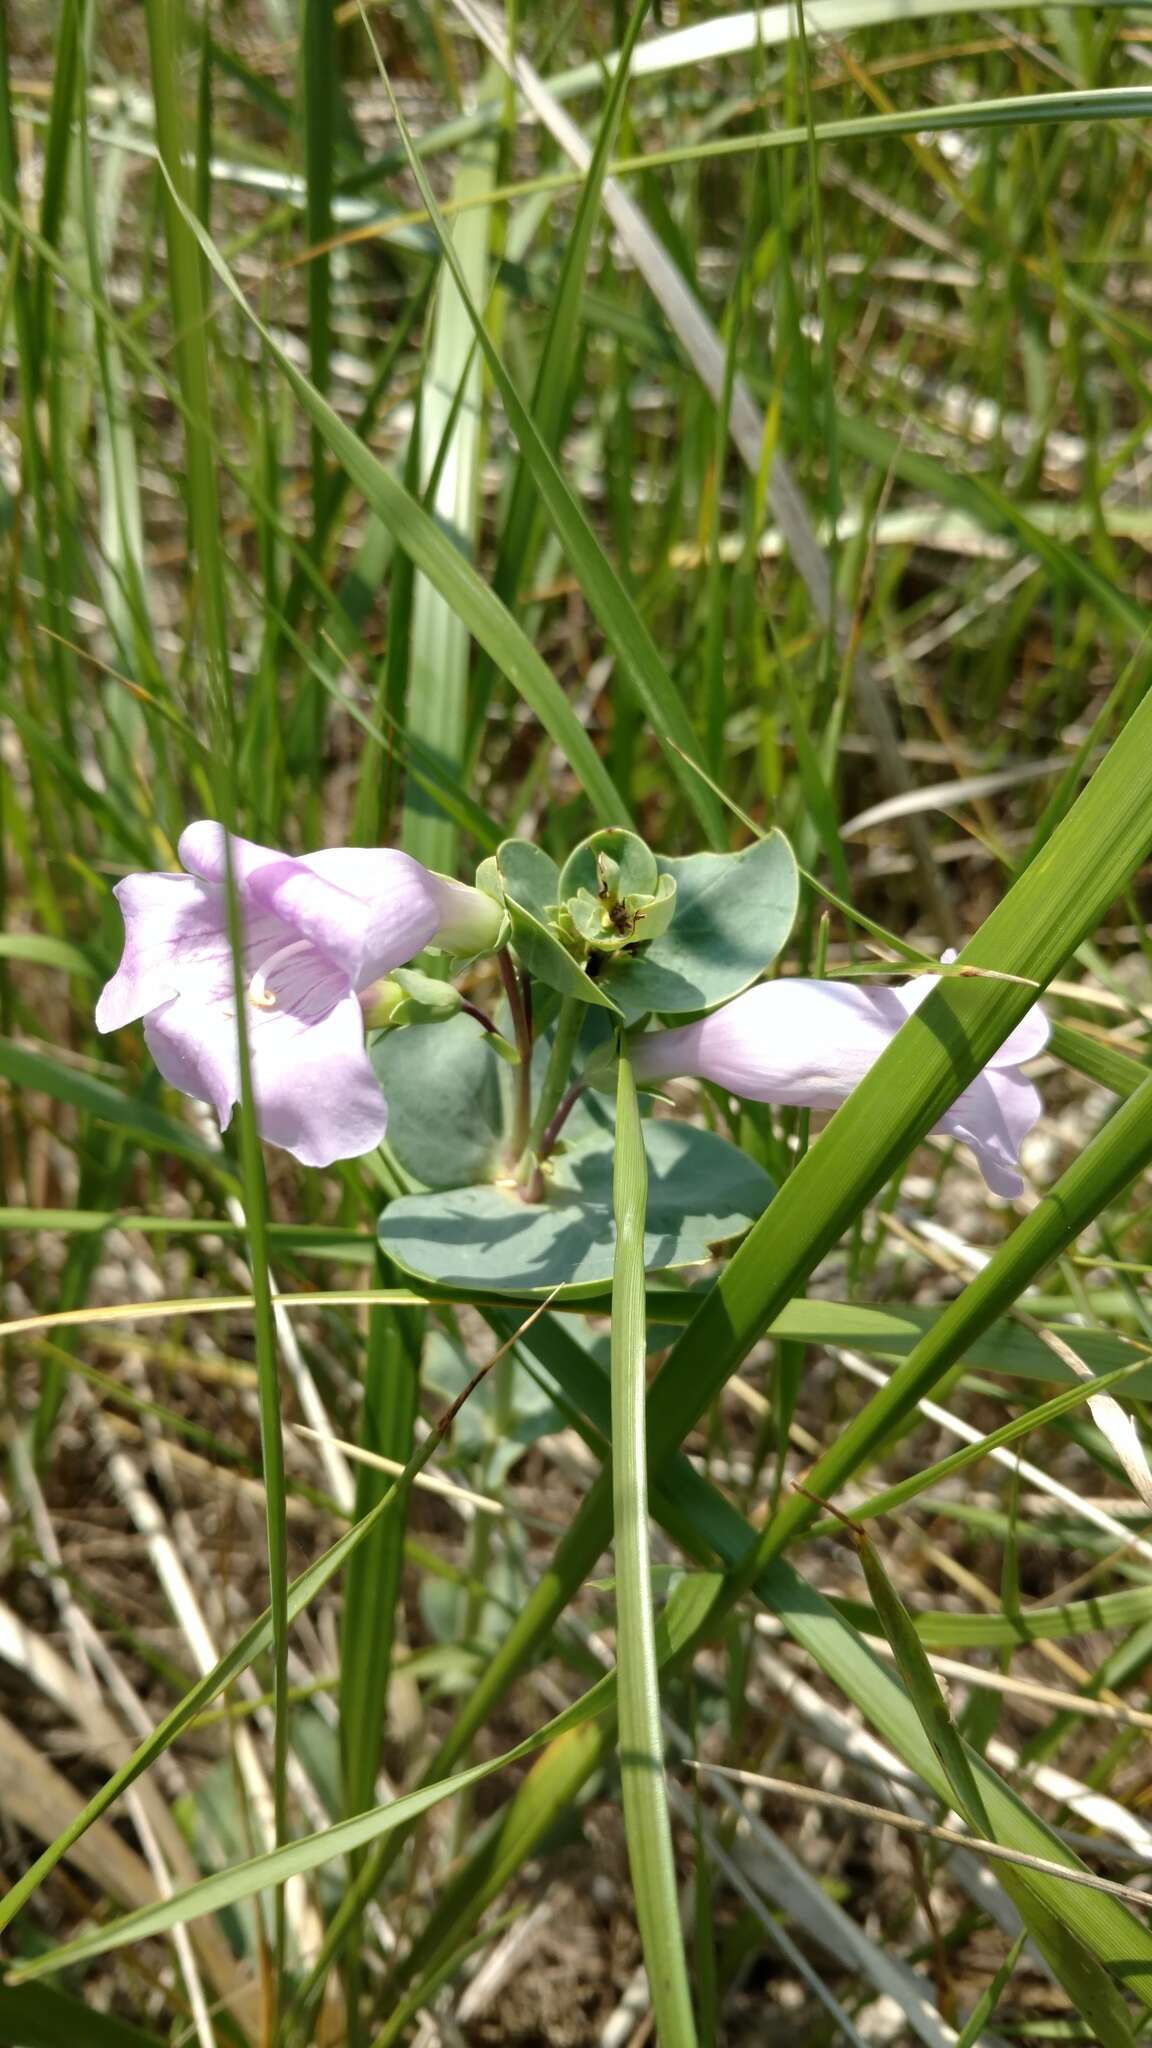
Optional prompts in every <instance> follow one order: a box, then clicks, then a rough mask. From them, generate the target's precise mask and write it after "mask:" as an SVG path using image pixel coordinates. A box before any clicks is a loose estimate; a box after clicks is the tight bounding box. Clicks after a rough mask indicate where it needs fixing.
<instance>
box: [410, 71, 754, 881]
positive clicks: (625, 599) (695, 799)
mask: <svg viewBox="0 0 1152 2048" xmlns="http://www.w3.org/2000/svg"><path fill="white" fill-rule="evenodd" d="M381 75H382V77H383V78H384V82H385V85H386V86H387V89H388V92H389V96H390V99H391V104H392V111H393V114H394V116H395V119H396V123H397V126H398V127H399V130H400V134H401V137H402V139H403V141H404V144H405V147H406V149H407V151H408V159H409V164H410V167H411V170H412V174H413V176H414V178H415V179H416V181H417V184H418V185H419V187H420V196H421V198H422V199H423V201H424V204H425V206H426V207H427V209H428V214H429V218H430V219H431V222H432V225H433V228H434V230H435V232H436V234H437V237H438V239H439V241H440V246H441V249H442V251H443V255H444V260H445V262H446V263H447V264H448V266H449V268H450V270H451V271H452V276H453V279H454V282H455V285H456V289H457V291H458V293H459V295H460V301H461V303H462V305H463V306H464V308H465V309H466V311H467V314H468V317H469V319H470V320H471V322H472V325H473V328H474V331H475V335H476V340H477V342H478V343H479V346H480V348H481V350H482V351H483V354H484V360H485V362H486V363H487V365H488V368H489V370H490V372H491V374H492V379H493V382H494V383H495V385H496V387H497V389H498V391H499V393H500V396H501V399H502V400H503V402H504V408H505V411H506V412H507V414H508V419H509V422H510V424H511V427H512V431H513V433H514V434H515V436H516V439H517V442H518V443H519V447H520V452H521V455H522V456H523V459H524V461H525V463H526V464H527V465H528V466H529V468H530V469H531V472H532V477H533V481H534V483H535V486H536V489H537V490H538V492H539V494H540V497H541V499H542V501H543V503H544V505H545V507H546V509H547V512H548V515H549V517H550V519H551V520H552V523H553V525H554V527H555V529H556V532H557V533H558V535H559V536H560V539H561V541H562V542H563V545H564V549H565V552H566V554H567V556H568V559H569V561H570V562H571V564H572V567H573V569H574V570H575V572H576V574H577V576H578V577H579V580H580V587H581V589H582V591H583V593H584V596H585V598H586V599H587V602H588V605H589V607H590V609H591V610H592V612H593V613H594V614H595V616H596V617H597V618H598V619H599V621H600V625H601V627H602V628H603V631H604V634H605V637H606V638H607V640H608V641H609V643H610V645H611V646H612V647H614V649H615V651H616V654H617V656H618V658H619V660H620V663H621V668H622V671H623V673H624V675H625V676H626V677H627V678H628V680H629V681H630V683H631V685H632V688H633V689H634V690H635V692H636V695H637V697H638V698H639V700H640V703H641V704H642V705H643V707H644V711H645V713H646V715H647V718H648V720H649V722H650V724H651V726H652V729H653V731H654V732H655V734H656V736H657V738H658V739H659V740H660V741H661V743H662V744H663V745H664V746H665V748H666V751H667V753H668V757H669V762H670V765H671V767H672V771H673V773H674V774H675V776H676V779H677V781H678V782H679V783H680V785H681V787H682V789H683V790H684V794H685V796H686V797H687V799H688V802H689V803H690V805H691V807H692V809H693V811H694V813H695V815H696V817H697V819H698V820H699V822H700V824H701V825H702V827H703V829H704V831H705V832H706V833H707V835H708V838H709V842H710V844H711V845H712V846H713V847H716V848H723V847H726V846H727V844H728V832H727V827H726V825H725V821H724V814H723V811H722V809H721V807H720V805H719V804H718V802H717V800H716V798H715V797H714V795H713V793H712V790H711V788H710V786H709V784H708V782H707V780H706V779H704V778H703V777H701V776H700V775H697V773H696V772H695V767H694V763H695V762H696V760H697V757H698V755H699V751H700V750H699V744H698V741H697V738H696V734H695V732H694V730H693V727H692V723H691V721H690V719H689V717H688V715H687V712H686V711H685V709H684V706H683V703H682V701H681V699H680V697H679V695H678V693H677V691H676V689H675V686H674V684H673V682H672V679H671V677H670V676H669V675H668V672H667V670H666V669H665V667H664V664H663V662H662V661H661V659H660V655H659V652H658V650H657V647H656V643H655V641H654V640H653V638H652V635H651V633H650V632H649V631H648V628H647V626H646V625H645V624H644V621H643V620H642V619H641V617H640V614H639V613H638V612H637V610H636V607H635V605H634V604H633V602H632V599H631V598H630V597H629V595H628V593H627V591H626V590H625V588H624V585H623V584H622V582H621V581H620V578H619V577H618V575H617V574H616V571H615V570H614V569H613V567H612V565H611V563H610V562H609V561H608V558H607V556H606V555H605V554H604V552H603V550H602V548H601V547H600V545H599V543H598V541H597V540H596V537H595V535H594V534H593V532H592V530H591V528H590V526H589V525H588V521H587V520H586V518H585V517H584V514H583V512H582V510H581V508H580V505H579V502H578V500H577V499H576V497H575V495H574V493H573V492H572V490H571V489H570V487H569V485H568V483H567V482H566V481H565V478H564V476H563V475H562V473H561V471H560V468H559V466H558V464H557V462H556V460H555V457H554V456H553V454H552V452H551V450H550V449H549V448H548V446H547V444H546V442H545V440H544V438H543V436H542V435H541V433H540V430H539V428H538V427H537V425H536V423H535V421H534V420H533V418H532V415H531V413H530V412H529V410H528V408H527V406H526V405H525V404H524V402H523V400H522V399H521V397H520V394H519V392H518V391H517V389H516V386H515V383H514V382H513V380H512V378H511V377H510V376H509V374H508V372H507V370H506V369H505V367H504V364H503V362H502V360H501V357H500V354H499V351H498V350H497V348H496V347H495V344H494V343H493V341H492V339H491V337H490V335H489V333H488V330H487V328H486V326H485V324H484V319H483V315H482V313H481V312H480V310H479V308H478V307H477V304H476V300H475V296H474V294H473V293H472V292H471V291H470V290H469V286H468V280H467V278H466V277H465V275H464V272H463V269H462V266H461V265H460V263H459V261H458V259H457V256H456V252H455V249H454V247H453V244H452V239H451V236H450V234H449V232H448V229H447V228H446V227H445V225H444V222H443V220H442V218H441V215H440V210H439V208H438V206H437V205H436V200H435V197H434V195H433V192H432V188H431V186H430V185H429V183H428V180H427V177H426V176H425V173H424V170H423V167H422V165H421V162H420V158H419V156H418V155H417V153H416V150H415V148H414V147H413V145H412V142H411V138H410V137H409V135H408V130H407V126H406V124H405V122H404V117H403V115H402V113H401V111H400V108H399V106H398V105H397V103H396V100H395V97H394V96H393V95H392V89H391V85H390V83H389V80H388V76H387V73H386V72H384V70H383V66H381ZM669 741H671V745H669V744H668V742H669Z"/></svg>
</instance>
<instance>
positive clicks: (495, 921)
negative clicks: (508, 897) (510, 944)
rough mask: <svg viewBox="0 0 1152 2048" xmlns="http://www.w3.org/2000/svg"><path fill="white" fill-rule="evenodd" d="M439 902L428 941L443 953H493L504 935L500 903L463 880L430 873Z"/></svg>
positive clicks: (505, 919) (505, 927)
mask: <svg viewBox="0 0 1152 2048" xmlns="http://www.w3.org/2000/svg"><path fill="white" fill-rule="evenodd" d="M429 879H430V881H431V882H432V884H433V886H434V888H435V890H436V894H437V898H438V900H439V904H440V923H439V925H438V927H437V929H436V931H435V932H434V934H433V936H432V940H431V944H432V945H433V946H439V948H440V950H441V951H442V952H444V953H456V954H458V955H460V956H465V955H467V956H471V955H472V954H473V953H494V952H495V951H496V950H497V948H498V947H500V946H502V945H503V944H504V942H505V940H506V939H507V936H508V917H507V913H506V912H505V910H504V909H503V907H502V905H501V904H499V903H497V902H495V901H494V900H493V898H492V897H491V896H488V895H486V894H485V892H484V890H483V889H473V888H472V887H471V886H470V884H469V883H467V882H453V881H450V880H449V878H448V876H447V875H437V874H432V875H430V877H429Z"/></svg>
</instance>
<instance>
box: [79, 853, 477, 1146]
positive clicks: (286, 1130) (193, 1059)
mask: <svg viewBox="0 0 1152 2048" xmlns="http://www.w3.org/2000/svg"><path fill="white" fill-rule="evenodd" d="M225 839H226V835H225V832H224V829H223V827H222V826H220V825H217V824H214V823H213V822H212V821H211V820H209V819H202V820H201V821H200V822H199V823H197V824H194V825H189V826H188V828H187V830H186V831H185V832H183V833H182V834H181V837H180V843H179V847H178V849H177V850H178V852H179V855H180V859H181V861H182V862H183V864H184V868H185V870H186V872H185V873H184V874H182V875H174V874H141V875H128V876H127V877H126V878H125V880H124V881H122V882H120V883H118V884H117V887H116V891H115V894H116V897H117V900H118V902H119V904H120V909H121V912H122V914H123V918H124V952H123V955H122V957H121V961H120V965H119V967H118V968H117V970H116V973H115V974H114V975H113V977H112V979H111V981H110V982H108V984H107V986H106V987H105V989H104V991H103V993H102V995H101V997H100V1000H99V1002H98V1003H97V1005H96V1025H97V1029H98V1030H100V1031H116V1030H118V1029H119V1028H120V1026H121V1025H124V1024H130V1023H132V1022H133V1020H134V1019H135V1018H137V1017H143V1019H144V1036H145V1039H146V1041H147V1044H148V1048H149V1050H150V1052H151V1054H152V1057H153V1059H154V1060H155V1062H156V1065H157V1066H158V1067H159V1069H160V1072H161V1073H162V1074H163V1076H164V1079H165V1080H166V1081H169V1082H171V1084H172V1085H173V1087H175V1088H180V1089H182V1090H183V1092H184V1094H185V1095H192V1096H195V1097H197V1098H198V1099H199V1100H200V1101H201V1102H207V1103H209V1104H210V1105H211V1107H212V1108H213V1109H214V1110H215V1112H216V1115H217V1117H218V1118H219V1120H220V1124H221V1126H222V1127H223V1126H224V1125H226V1124H227V1123H228V1121H229V1118H230V1117H231V1114H232V1109H233V1106H234V1104H235V1103H237V1102H238V1101H239V1099H240V1068H239V1053H238V1049H237V1031H236V1011H235V990H234V980H233V965H232V953H231V947H230V945H229V939H228V899H227V888H226V882H225V873H226V867H225V862H226V851H225ZM232 872H233V877H234V881H235V886H236V892H237V898H238V902H239V908H240V919H241V926H242V931H243V973H244V980H245V985H246V998H247V1008H246V1013H245V1014H246V1019H247V1033H248V1046H249V1052H250V1057H251V1062H252V1089H253V1096H254V1099H255V1105H256V1119H257V1123H258V1125H259V1128H260V1133H261V1136H262V1137H264V1138H267V1139H268V1141H269V1142H270V1143H271V1144H273V1145H281V1146H283V1147H284V1149H285V1150H286V1151H288V1152H291V1153H293V1154H294V1156H295V1157H296V1158H297V1159H299V1160H300V1161H301V1162H302V1164H304V1165H305V1166H330V1165H331V1164H332V1162H333V1160H335V1159H351V1158H356V1157H358V1156H359V1154H360V1153H362V1152H367V1151H370V1150H371V1149H372V1147H373V1146H375V1145H378V1144H379V1143H380V1140H381V1138H382V1137H383V1136H384V1132H385V1129H386V1127H387V1122H388V1107H387V1104H386V1102H385V1100H384V1097H383V1095H382V1094H381V1092H380V1086H379V1083H378V1082H377V1080H376V1076H375V1074H374V1073H373V1071H372V1066H371V1063H370V1061H369V1059H368V1055H367V1052H366V1050H365V1045H364V1014H363V1011H362V1009H361V1005H360V1002H359V1001H358V995H359V992H360V991H361V990H363V989H367V988H369V987H370V986H371V984H372V983H373V982H374V981H376V980H377V979H378V978H379V977H380V976H381V975H384V974H387V973H388V972H389V970H390V969H391V968H393V967H399V966H401V965H402V964H403V962H404V961H406V960H411V959H412V957H413V955H414V954H416V953H418V952H419V951H420V950H421V948H422V947H424V946H427V945H429V944H432V943H434V942H436V943H441V944H444V945H446V946H448V947H450V948H451V949H453V950H459V951H462V952H463V951H480V950H481V949H482V947H483V946H484V945H485V944H486V943H487V942H488V941H489V938H490V935H491V934H492V933H493V932H494V930H495V927H496V925H497V923H498V912H497V910H496V906H495V905H493V904H490V903H488V900H487V898H484V897H481V896H480V894H479V892H478V891H477V890H473V889H467V888H464V887H462V886H461V885H460V884H459V883H456V882H450V881H448V880H447V879H446V878H445V877H444V876H442V875H434V874H432V873H430V872H429V870H428V869H427V868H424V867H421V865H420V863H419V861H416V860H412V859H411V858H410V857H409V855H408V854H406V853H398V852H394V851H393V850H392V849H390V848H387V847H328V848H325V849H324V850H323V851H321V852H320V853H309V854H305V855H303V856H302V857H301V858H299V859H293V858H292V857H290V856H289V855H287V854H283V853H277V852H275V851H274V850H273V849H272V848H270V847H266V846H257V845H254V844H253V842H252V841H251V840H248V839H238V838H233V840H232Z"/></svg>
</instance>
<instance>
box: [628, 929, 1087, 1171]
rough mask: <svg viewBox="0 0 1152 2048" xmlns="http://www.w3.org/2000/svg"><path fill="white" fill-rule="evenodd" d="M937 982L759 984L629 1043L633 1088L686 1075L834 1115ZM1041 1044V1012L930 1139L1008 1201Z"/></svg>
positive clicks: (1028, 1123) (1030, 1120)
mask: <svg viewBox="0 0 1152 2048" xmlns="http://www.w3.org/2000/svg"><path fill="white" fill-rule="evenodd" d="M946 964H947V963H946ZM934 979H935V978H934V977H933V976H931V975H920V976H918V977H917V978H916V979H915V980H914V981H910V982H905V983H904V984H903V986H902V987H900V988H866V987H863V986H861V985H860V984H859V983H855V982H846V981H809V980H803V979H799V978H798V979H796V980H784V981H766V982H761V983H760V984H759V985H758V986H757V987H756V988H752V989H749V990H747V992H746V993H745V994H744V995H741V996H737V997H736V999H735V1001H733V1002H731V1003H726V1004H725V1005H724V1007H723V1008H722V1009H719V1010H714V1011H713V1012H712V1014H711V1016H708V1017H702V1018H701V1019H700V1020H699V1021H698V1022H697V1023H695V1024H683V1025H681V1026H679V1027H678V1028H677V1029H676V1030H673V1031H653V1032H650V1033H648V1034H646V1035H645V1036H644V1037H641V1038H639V1039H637V1040H635V1041H634V1043H633V1045H632V1047H631V1056H632V1061H633V1065H634V1068H635V1071H636V1076H637V1079H638V1080H641V1081H659V1080H665V1079H671V1078H672V1076H673V1075H676V1074H691V1075H695V1076H696V1077H697V1078H698V1079H700V1080H703V1081H714V1082H715V1083H716V1084H717V1085H718V1086H719V1087H721V1088H727V1089H729V1090H730V1091H731V1093H732V1094H733V1095H743V1096H746V1097H747V1098H748V1099H749V1100H751V1101H753V1102H771V1103H774V1104H776V1105H777V1106H779V1107H786V1106H794V1107H796V1108H800V1109H837V1108H838V1107H839V1105H840V1104H841V1103H842V1102H844V1101H846V1100H847V1098H848V1096H849V1095H850V1094H851V1093H852V1090H853V1088H854V1087H855V1086H856V1083H857V1082H858V1081H859V1080H860V1079H861V1078H862V1076H863V1075H864V1074H866V1073H867V1072H868V1069H869V1067H871V1066H872V1065H873V1063H874V1062H875V1061H876V1060H877V1059H878V1058H879V1057H880V1054H881V1053H882V1052H883V1051H884V1048H885V1046H887V1045H889V1044H891V1042H892V1039H893V1038H894V1037H895V1035H896V1032H897V1031H898V1030H899V1028H900V1026H901V1024H903V1022H904V1020H905V1018H906V1017H908V1016H909V1015H910V1014H911V1012H912V1011H913V1010H915V1009H916V1008H917V1007H918V1006H919V1004H920V1003H922V1002H923V1001H924V999H925V997H926V996H927V995H928V993H929V991H930V990H931V988H932V987H933V985H934ZM1047 1042H1048V1020H1047V1018H1046V1017H1045V1015H1044V1012H1043V1011H1042V1010H1041V1009H1040V1007H1039V1005H1037V1006H1036V1007H1035V1008H1033V1009H1031V1010H1030V1011H1029V1012H1028V1015H1027V1016H1026V1017H1025V1018H1024V1020H1023V1022H1022V1023H1020V1024H1018V1025H1017V1026H1016V1029H1015V1031H1013V1032H1012V1033H1011V1034H1010V1035H1009V1037H1008V1038H1007V1039H1005V1041H1004V1044H1003V1045H1002V1046H1001V1047H1000V1048H999V1051H997V1052H995V1053H993V1055H992V1058H991V1059H990V1060H989V1062H988V1065H987V1066H986V1067H985V1068H984V1069H983V1071H982V1072H981V1073H979V1074H978V1075H977V1076H976V1079H975V1080H974V1081H972V1082H971V1083H970V1084H969V1086H968V1087H967V1088H965V1090H964V1092H963V1094H962V1095H960V1096H958V1097H957V1099H956V1101H955V1102H954V1103H953V1104H952V1106H951V1108H950V1109H949V1110H947V1111H946V1113H945V1114H944V1116H942V1117H941V1119H940V1121H939V1123H938V1124H937V1125H936V1127H935V1128H936V1130H937V1131H939V1132H942V1133H945V1134H947V1135H948V1136H949V1137H954V1138H959V1139H962V1140H963V1142H964V1143H965V1144H966V1145H968V1146H970V1147H971V1149H972V1151H973V1152H974V1153H975V1155H976V1159H977V1163H978V1164H979V1167H980V1171H981V1173H982V1174H983V1176H984V1179H985V1181H986V1182H987V1184H988V1186H989V1188H991V1190H992V1192H993V1194H996V1195H1002V1196H1004V1197H1005V1198H1011V1197H1013V1196H1016V1195H1020V1194H1022V1193H1023V1191H1024V1182H1023V1180H1022V1178H1021V1175H1020V1170H1019V1165H1020V1147H1021V1144H1022V1143H1023V1141H1024V1139H1025V1138H1026V1137H1027V1135H1028V1133H1029V1131H1030V1130H1031V1129H1032V1126H1033V1125H1034V1124H1035V1123H1036V1121H1037V1119H1038V1117H1039V1115H1040V1111H1041V1106H1042V1105H1041V1101H1040V1096H1039V1094H1038V1092H1037V1090H1036V1088H1035V1087H1034V1086H1033V1084H1032V1082H1031V1081H1028V1080H1026V1079H1025V1078H1024V1075H1023V1074H1022V1073H1021V1072H1020V1068H1021V1065H1022V1064H1023V1062H1024V1061H1025V1060H1030V1059H1034V1058H1035V1056H1036V1054H1037V1053H1039V1052H1042V1051H1043V1050H1044V1047H1045V1045H1046V1044H1047Z"/></svg>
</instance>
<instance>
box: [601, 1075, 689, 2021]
mask: <svg viewBox="0 0 1152 2048" xmlns="http://www.w3.org/2000/svg"><path fill="white" fill-rule="evenodd" d="M647 1202H648V1165H647V1160H646V1158H645V1154H644V1133H643V1127H642V1125H641V1122H640V1105H639V1099H638V1097H637V1093H636V1080H635V1076H634V1075H633V1072H632V1067H631V1064H630V1062H629V1061H628V1060H627V1059H626V1058H624V1057H621V1060H620V1064H619V1068H618V1078H617V1086H616V1154H615V1160H614V1164H613V1177H612V1210H613V1215H614V1216H615V1219H616V1255H615V1263H614V1266H613V1277H612V1510H613V1526H614V1532H615V1540H614V1548H615V1557H616V1616H617V1623H616V1664H617V1673H618V1680H619V1716H620V1782H621V1790H622V1793H623V1800H624V1826H625V1831H626V1833H627V1837H628V1863H629V1868H630V1869H631V1872H632V1890H633V1894H634V1896H635V1900H636V1917H637V1920H638V1922H639V1926H640V1941H641V1946H642V1948H643V1951H644V1965H645V1968H646V1969H647V1972H648V1983H649V1987H650V1990H651V1993H652V2008H653V2012H654V2015H655V2023H656V2033H657V2037H658V2039H659V2040H660V2041H661V2042H662V2043H664V2044H665V2048H695V2044H696V2028H695V2024H694V2021H693V2018H692V1998H691V1994H690V1992H689V1989H688V1972H687V1967H686V1964H685V1958H684V1943H683V1939H682V1937H681V1932H680V1906H679V1900H678V1897H677V1889H676V1864H675V1859H674V1856H673V1851H672V1824H671V1820H670V1818H669V1813H668V1791H667V1787H666V1785H665V1782H664V1740H663V1735H662V1733H661V1727H660V1684H659V1679H658V1677H657V1672H656V1649H655V1641H654V1635H653V1612H652V1572H651V1562H650V1556H649V1543H648V1466H647V1457H646V1450H645V1441H644V1390H645V1372H644V1362H645V1357H646V1355H647V1349H648V1347H647V1342H646V1326H645V1313H646V1312H645V1300H644V1219H645V1213H646V1209H647Z"/></svg>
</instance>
